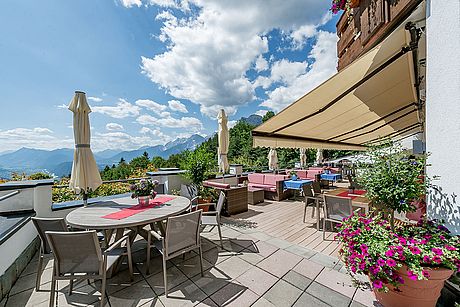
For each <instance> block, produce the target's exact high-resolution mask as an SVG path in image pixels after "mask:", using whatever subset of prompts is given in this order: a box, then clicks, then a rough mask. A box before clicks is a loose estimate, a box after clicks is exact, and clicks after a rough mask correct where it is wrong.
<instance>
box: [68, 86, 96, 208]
mask: <svg viewBox="0 0 460 307" xmlns="http://www.w3.org/2000/svg"><path fill="white" fill-rule="evenodd" d="M69 110H70V111H72V112H73V133H74V138H75V151H74V155H73V164H72V175H71V176H70V183H69V187H70V188H71V189H72V190H74V191H75V193H77V194H80V193H83V201H84V203H85V205H86V199H87V195H88V192H89V191H94V190H95V189H97V187H99V186H100V185H101V184H102V180H101V175H100V174H99V169H98V167H97V165H96V161H95V160H94V156H93V152H92V151H91V148H90V138H91V132H90V125H89V116H88V115H89V113H90V112H91V109H90V107H89V105H88V102H87V101H86V96H85V93H83V92H78V91H76V92H75V96H74V97H73V99H72V101H71V102H70V105H69Z"/></svg>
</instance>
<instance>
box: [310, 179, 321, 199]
mask: <svg viewBox="0 0 460 307" xmlns="http://www.w3.org/2000/svg"><path fill="white" fill-rule="evenodd" d="M311 185H312V187H313V192H314V193H315V196H320V195H321V194H323V191H322V190H321V183H320V182H319V181H313V182H312V184H311ZM321 200H322V199H321Z"/></svg>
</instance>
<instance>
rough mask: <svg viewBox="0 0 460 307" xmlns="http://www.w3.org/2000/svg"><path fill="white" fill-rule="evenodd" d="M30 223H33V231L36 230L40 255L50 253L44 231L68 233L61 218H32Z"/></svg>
mask: <svg viewBox="0 0 460 307" xmlns="http://www.w3.org/2000/svg"><path fill="white" fill-rule="evenodd" d="M32 223H34V226H35V229H37V232H38V236H39V237H40V240H41V242H42V246H41V248H42V253H43V254H49V253H50V252H51V248H50V245H49V243H48V239H47V238H46V235H45V232H46V231H68V228H67V225H66V223H65V220H64V219H63V218H41V217H33V218H32Z"/></svg>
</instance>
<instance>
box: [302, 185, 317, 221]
mask: <svg viewBox="0 0 460 307" xmlns="http://www.w3.org/2000/svg"><path fill="white" fill-rule="evenodd" d="M302 192H303V196H304V197H305V200H304V204H305V208H304V211H303V222H304V223H305V218H306V215H307V207H308V206H311V205H313V210H312V212H311V217H314V216H315V210H316V208H317V207H316V206H317V202H318V198H317V197H315V195H314V194H313V190H312V186H311V184H304V185H303V186H302Z"/></svg>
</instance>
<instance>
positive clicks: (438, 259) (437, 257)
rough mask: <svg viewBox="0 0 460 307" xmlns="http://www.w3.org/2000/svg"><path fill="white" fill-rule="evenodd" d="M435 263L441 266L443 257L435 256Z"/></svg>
mask: <svg viewBox="0 0 460 307" xmlns="http://www.w3.org/2000/svg"><path fill="white" fill-rule="evenodd" d="M433 262H434V263H437V264H440V263H441V262H442V259H441V257H439V256H434V257H433Z"/></svg>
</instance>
